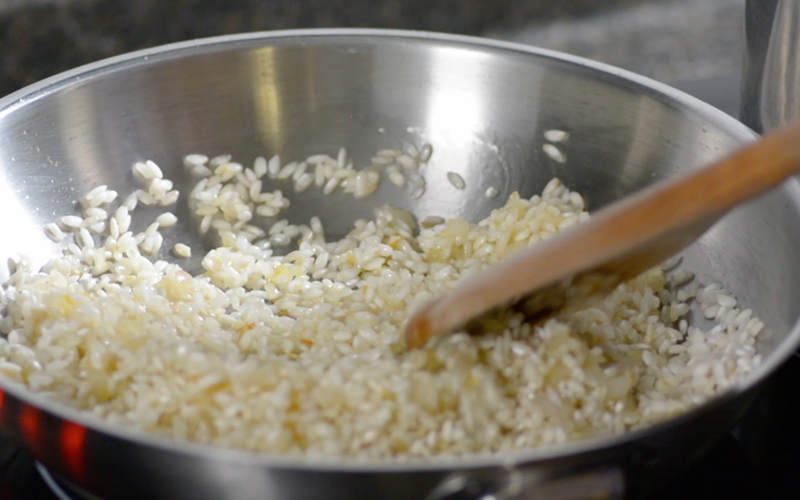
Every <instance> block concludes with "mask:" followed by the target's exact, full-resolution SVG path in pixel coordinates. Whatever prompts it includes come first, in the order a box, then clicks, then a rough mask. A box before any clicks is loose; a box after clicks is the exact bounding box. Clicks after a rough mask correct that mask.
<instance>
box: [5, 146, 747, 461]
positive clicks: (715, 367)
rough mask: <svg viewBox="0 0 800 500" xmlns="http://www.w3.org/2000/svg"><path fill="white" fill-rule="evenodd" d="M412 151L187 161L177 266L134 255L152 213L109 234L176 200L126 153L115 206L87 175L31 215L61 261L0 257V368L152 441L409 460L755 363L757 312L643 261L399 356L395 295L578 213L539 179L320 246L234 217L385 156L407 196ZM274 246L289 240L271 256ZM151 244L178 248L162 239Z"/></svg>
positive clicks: (636, 419)
mask: <svg viewBox="0 0 800 500" xmlns="http://www.w3.org/2000/svg"><path fill="white" fill-rule="evenodd" d="M430 153H431V150H430V146H428V145H425V146H422V147H421V148H419V149H417V148H413V149H412V148H406V151H405V152H403V151H399V150H386V151H381V152H380V153H379V154H378V155H377V156H376V157H375V158H374V159H373V165H372V166H371V167H369V168H368V169H365V170H356V169H354V168H353V166H352V162H351V161H350V160H349V159H348V158H347V156H346V152H344V151H342V152H340V154H339V155H338V157H336V158H333V157H329V156H327V155H315V156H313V157H310V158H308V159H307V160H306V161H304V162H292V163H288V164H285V165H284V164H282V163H281V162H280V159H279V158H277V157H275V158H272V159H270V160H266V159H265V158H259V159H257V160H256V161H255V163H254V164H253V167H252V168H244V167H243V166H242V165H241V164H238V163H234V162H232V161H231V158H230V156H222V157H217V158H214V159H211V160H209V159H208V158H207V157H205V156H203V155H197V154H195V155H190V156H187V157H186V158H185V160H184V163H185V165H186V167H187V168H188V169H189V170H190V171H191V172H192V173H193V174H194V175H197V176H199V177H200V178H202V180H200V181H199V182H198V184H197V186H196V187H195V189H194V190H193V191H192V192H191V193H190V194H189V198H190V200H189V202H190V203H191V206H192V207H193V209H194V211H195V213H196V215H197V217H198V221H199V225H200V229H201V230H202V231H209V230H210V231H216V232H217V233H218V236H219V241H220V244H219V246H218V247H217V248H215V249H213V250H211V251H210V252H208V253H207V255H206V256H205V258H204V259H203V261H202V264H203V268H204V269H205V272H204V273H203V274H201V275H198V276H191V275H190V274H189V273H187V272H186V271H184V270H183V269H181V267H180V266H179V265H177V264H174V263H168V262H167V261H165V260H156V259H155V258H154V257H150V255H155V254H157V253H158V252H159V251H160V249H161V246H162V243H163V237H162V235H161V230H162V229H164V227H166V226H171V225H173V224H175V223H176V218H175V216H174V215H172V214H171V213H170V214H169V215H162V216H160V217H159V218H158V219H156V220H155V221H154V222H153V223H152V224H151V225H150V226H149V227H147V229H146V230H145V231H143V232H141V233H138V234H134V233H133V232H131V231H130V225H131V217H132V212H133V211H134V210H135V208H136V206H137V204H138V203H145V204H148V205H162V206H169V205H171V204H173V203H175V201H176V200H177V198H178V196H179V193H178V192H177V191H176V190H173V185H172V182H170V181H169V180H167V179H164V178H163V174H162V172H161V170H160V169H159V168H158V166H157V165H156V164H155V163H153V162H146V163H137V164H136V165H135V166H134V173H135V175H136V176H137V177H138V178H139V179H141V181H142V182H143V183H144V185H143V187H142V189H139V190H138V191H137V192H136V193H134V194H133V195H131V196H128V197H127V198H124V199H123V200H122V201H121V202H119V205H118V206H117V207H116V208H112V206H111V205H110V204H112V203H113V202H114V201H115V198H117V193H116V192H114V191H111V190H108V189H107V188H106V187H104V186H101V187H99V188H96V189H94V190H92V191H91V192H90V193H89V195H87V196H86V197H84V198H83V199H82V200H81V202H82V204H83V207H84V213H83V216H82V217H79V216H75V215H70V216H65V217H63V218H62V219H60V220H59V221H58V224H57V225H52V224H50V225H47V226H45V228H44V230H45V231H46V234H48V235H49V236H50V237H52V238H53V239H55V240H61V239H62V238H65V237H66V238H69V237H70V235H71V236H72V239H73V241H74V242H73V243H70V244H69V245H68V246H67V248H66V250H65V252H64V255H63V256H62V257H59V258H56V259H54V260H52V261H51V262H49V263H48V264H47V265H46V266H44V268H43V269H42V270H41V272H33V271H32V270H30V269H28V268H27V267H26V266H25V265H24V262H19V263H14V262H12V263H10V267H11V268H12V269H11V272H12V274H11V277H10V279H9V280H8V282H7V283H6V284H5V285H4V288H3V291H4V293H3V296H2V303H3V306H4V309H5V311H4V319H3V321H2V332H3V336H2V338H0V373H1V374H2V376H5V377H7V378H11V379H14V380H17V381H19V382H22V383H24V384H25V385H27V386H28V387H30V388H31V389H33V390H35V391H37V392H39V393H42V394H46V395H47V396H49V397H51V398H53V399H57V400H59V401H63V402H65V403H67V404H69V405H72V406H74V407H77V408H80V409H83V410H84V411H86V412H87V413H91V414H93V415H96V416H99V417H101V418H103V419H106V420H108V421H111V422H114V423H119V424H121V425H126V426H131V427H136V428H140V429H144V430H146V431H148V432H151V433H154V434H158V435H163V436H170V437H173V438H179V439H190V440H194V441H199V442H204V443H213V444H215V445H220V446H229V447H236V448H243V449H248V450H258V451H264V452H271V453H280V454H290V455H303V456H320V455H323V456H349V457H358V458H362V459H366V458H369V459H390V458H392V459H398V458H404V459H409V458H420V457H431V456H456V455H464V454H476V453H493V452H498V451H505V450H518V449H526V448H534V447H541V446H549V445H554V444H557V443H563V442H565V441H569V440H574V439H580V438H585V437H589V436H598V435H608V434H617V433H621V432H625V431H626V430H629V429H633V428H636V427H639V426H642V425H646V424H649V423H652V422H656V421H659V420H662V419H665V418H667V417H670V416H673V415H675V414H678V413H680V412H682V411H685V410H687V409H688V408H691V407H693V406H694V405H697V404H699V403H701V402H703V401H704V400H706V399H707V398H709V397H710V396H711V395H713V394H715V393H717V392H718V391H721V390H723V389H725V388H726V387H728V386H729V385H730V384H731V383H732V382H733V381H734V380H736V379H737V377H740V376H741V375H742V374H744V373H747V372H748V371H749V370H751V369H752V368H753V367H754V366H755V365H756V364H757V363H758V362H759V356H758V355H757V354H756V352H755V348H754V338H755V337H756V335H757V334H758V333H759V331H760V330H761V328H762V324H761V323H760V322H759V321H758V320H757V319H756V318H755V317H754V316H753V314H752V313H751V311H750V310H749V309H748V310H740V309H739V308H738V307H737V303H736V299H735V298H733V297H732V296H731V295H730V294H728V293H726V292H724V291H723V290H722V289H721V287H720V286H719V285H716V284H713V285H710V286H708V287H700V286H699V285H698V284H697V282H696V281H695V280H694V279H693V276H692V275H691V273H688V272H687V271H684V270H680V269H677V270H672V271H671V272H670V273H669V274H666V275H665V272H664V271H662V269H653V270H651V271H649V272H647V273H645V274H643V275H642V276H640V277H638V278H636V279H634V280H632V281H630V282H628V283H626V284H623V285H621V286H619V287H618V288H617V289H616V290H615V291H614V292H613V293H612V294H611V295H610V296H608V297H607V298H606V299H604V300H603V301H602V302H600V303H597V304H595V305H593V306H592V307H591V308H588V309H584V310H578V311H572V312H565V313H563V314H561V315H560V316H558V317H557V318H554V319H550V320H549V321H547V322H546V323H544V324H529V323H526V322H525V320H524V318H522V317H521V316H519V315H518V314H513V313H509V314H508V318H509V319H508V323H507V326H506V327H505V329H504V330H503V331H502V333H500V334H493V333H486V334H483V335H477V336H470V335H467V334H464V333H456V334H454V335H451V336H447V337H444V338H439V339H435V340H433V341H431V342H430V343H429V344H428V345H426V346H425V347H424V348H422V349H419V350H415V351H412V352H406V350H405V348H404V344H403V341H402V336H401V334H402V329H403V326H404V323H405V322H406V320H407V319H408V317H409V315H410V313H411V312H412V311H413V310H414V309H415V308H417V307H418V306H420V305H421V304H422V303H424V302H425V301H427V300H428V299H430V298H432V297H434V296H436V295H439V294H442V293H445V292H447V291H448V290H450V289H451V288H453V286H454V285H455V284H456V282H457V280H458V279H459V277H460V276H462V275H465V274H468V273H473V272H477V271H479V270H482V269H485V268H486V267H488V266H490V265H491V264H493V263H495V262H497V261H498V260H500V259H502V258H504V257H505V256H507V255H509V254H510V253H512V252H514V251H515V250H517V249H520V248H523V247H525V246H527V245H531V244H535V243H536V242H537V241H539V240H541V239H544V238H547V237H549V236H550V235H552V234H555V233H556V232H558V231H559V230H561V229H563V228H566V227H568V226H571V225H573V224H576V223H579V222H581V221H583V220H585V219H587V218H588V215H587V213H586V212H585V211H584V202H583V199H582V198H581V196H580V195H579V194H578V193H574V192H570V191H569V190H568V189H567V188H566V187H564V186H563V185H561V184H560V183H559V182H558V180H553V181H552V182H551V183H550V184H548V186H547V187H546V188H545V189H544V192H543V193H542V195H540V196H534V197H533V198H532V199H530V200H527V199H522V198H520V197H519V196H518V195H517V194H512V195H511V197H510V198H509V200H508V202H507V204H506V205H505V206H504V207H503V208H502V209H499V210H495V211H494V212H492V214H491V215H490V216H489V217H487V218H486V219H484V220H483V221H481V222H479V223H478V224H471V223H469V222H466V221H463V220H458V219H451V220H447V221H443V220H442V219H441V218H438V217H432V218H429V219H428V220H427V222H428V223H426V224H425V225H424V226H426V227H424V228H423V229H421V231H420V232H419V234H418V235H417V236H415V228H414V222H413V220H412V218H411V217H410V215H409V214H407V213H405V212H402V211H400V210H398V209H395V208H391V207H384V208H382V209H380V210H378V211H377V212H376V214H375V219H374V220H371V221H366V220H359V221H356V222H355V225H354V228H353V229H352V231H351V232H350V233H349V234H348V235H347V236H346V237H344V238H342V239H341V240H339V241H328V240H326V238H325V235H324V230H323V227H322V223H321V222H320V220H319V219H317V218H314V219H312V220H311V221H310V222H309V224H308V225H295V224H290V223H289V222H288V221H285V220H281V221H279V222H277V223H275V224H274V225H273V226H272V227H271V229H269V230H268V231H265V230H263V229H261V228H260V227H258V226H256V225H255V224H254V223H252V222H253V218H254V217H256V216H257V215H262V216H265V217H274V216H278V215H279V213H280V211H281V210H283V209H284V208H286V207H287V206H288V205H289V199H288V198H286V197H284V195H283V193H282V192H281V191H280V190H279V189H277V187H278V186H285V185H287V184H281V182H283V183H291V185H293V186H294V188H295V189H296V190H304V189H308V188H309V187H310V186H311V185H314V186H316V187H315V188H316V189H320V190H324V191H325V192H331V191H334V190H337V189H339V190H343V191H345V192H349V193H351V194H353V195H355V196H365V195H368V194H369V193H370V192H371V191H374V189H375V187H376V186H377V182H378V181H377V179H378V177H379V175H380V173H381V170H382V169H385V173H386V175H387V176H391V177H394V178H395V179H394V181H392V182H393V183H394V184H395V185H397V186H398V187H400V188H405V189H408V190H409V192H410V193H411V194H412V195H416V194H418V192H419V191H420V189H422V190H424V184H423V183H421V182H420V181H419V180H417V177H420V178H422V175H421V171H422V170H424V169H421V168H420V167H421V166H423V165H422V164H423V163H424V162H425V161H427V159H428V157H430ZM418 171H419V172H418ZM403 172H405V173H407V174H409V175H408V178H409V179H414V180H413V181H411V182H410V183H409V184H408V185H406V183H405V182H403V183H400V182H399V181H398V179H399V178H400V176H403V178H404V179H405V178H406V177H405V176H404V174H403ZM410 174H414V176H416V177H413V176H412V175H410ZM429 175H431V174H429ZM395 181H398V182H395ZM401 184H402V185H401ZM456 187H458V186H456ZM267 188H269V189H267ZM165 210H166V209H165ZM183 223H187V222H186V221H183ZM168 230H169V229H164V231H168ZM291 240H296V241H297V243H298V247H297V249H296V250H294V251H290V252H289V253H288V254H287V255H285V256H276V255H273V253H272V248H271V247H273V246H276V245H285V244H288V243H289V242H290V241H291ZM195 250H197V249H195ZM172 251H173V252H174V253H175V254H177V255H178V256H183V257H186V256H188V255H190V254H191V249H190V248H189V247H188V246H186V245H182V244H181V246H178V245H176V246H175V247H174V248H173V249H172ZM176 260H179V259H176ZM672 266H675V263H674V262H673V263H670V264H665V266H664V268H668V267H672ZM693 301H694V302H696V303H697V304H699V306H700V310H701V311H702V313H703V314H705V315H706V316H707V317H709V318H713V319H714V320H715V324H716V326H714V327H713V328H712V329H711V330H708V331H704V330H700V329H698V328H696V327H693V326H690V325H689V324H688V322H687V318H688V312H689V305H690V303H692V302H693Z"/></svg>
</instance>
